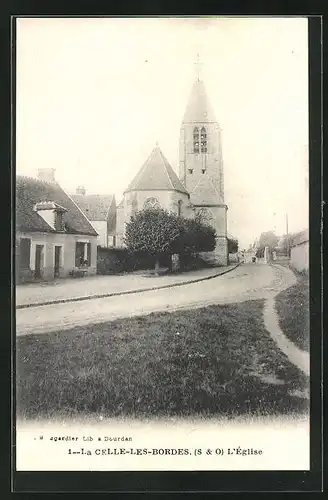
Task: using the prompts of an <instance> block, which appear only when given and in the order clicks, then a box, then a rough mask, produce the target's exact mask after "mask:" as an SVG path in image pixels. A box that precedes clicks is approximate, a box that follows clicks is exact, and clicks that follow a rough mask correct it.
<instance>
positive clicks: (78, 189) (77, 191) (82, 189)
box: [76, 186, 85, 196]
mask: <svg viewBox="0 0 328 500" xmlns="http://www.w3.org/2000/svg"><path fill="white" fill-rule="evenodd" d="M76 194H82V195H83V196H84V195H85V188H84V187H83V186H78V187H77V188H76Z"/></svg>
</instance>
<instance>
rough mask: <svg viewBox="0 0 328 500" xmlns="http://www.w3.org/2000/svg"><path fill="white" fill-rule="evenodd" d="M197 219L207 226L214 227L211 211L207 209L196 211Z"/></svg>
mask: <svg viewBox="0 0 328 500" xmlns="http://www.w3.org/2000/svg"><path fill="white" fill-rule="evenodd" d="M198 217H199V218H200V220H201V221H202V222H203V224H207V225H209V226H213V227H214V217H213V214H212V212H211V210H209V209H207V208H201V209H200V210H199V211H198Z"/></svg>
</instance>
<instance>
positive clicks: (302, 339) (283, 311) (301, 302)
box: [276, 275, 310, 352]
mask: <svg viewBox="0 0 328 500" xmlns="http://www.w3.org/2000/svg"><path fill="white" fill-rule="evenodd" d="M297 280H298V281H297V283H296V285H294V286H291V287H290V288H287V290H284V291H283V292H281V293H279V294H278V295H277V297H276V310H277V313H278V316H279V323H280V327H281V329H282V331H283V332H284V334H285V335H286V337H288V339H289V340H291V341H292V342H294V344H295V345H296V346H297V347H299V349H302V350H303V351H307V352H308V351H309V348H310V347H309V345H310V326H309V279H308V277H307V276H304V275H297Z"/></svg>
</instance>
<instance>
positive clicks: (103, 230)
mask: <svg viewBox="0 0 328 500" xmlns="http://www.w3.org/2000/svg"><path fill="white" fill-rule="evenodd" d="M90 222H91V224H92V226H93V227H94V229H95V231H96V232H97V233H98V237H97V244H98V245H101V246H102V247H107V221H105V220H91V221H90Z"/></svg>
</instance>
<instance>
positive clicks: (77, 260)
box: [75, 242, 81, 267]
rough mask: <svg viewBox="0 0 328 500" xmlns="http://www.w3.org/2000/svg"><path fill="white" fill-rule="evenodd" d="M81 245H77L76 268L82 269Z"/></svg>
mask: <svg viewBox="0 0 328 500" xmlns="http://www.w3.org/2000/svg"><path fill="white" fill-rule="evenodd" d="M80 248H81V245H79V243H78V242H76V244H75V267H80V265H81V252H80Z"/></svg>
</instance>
